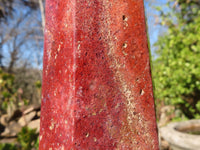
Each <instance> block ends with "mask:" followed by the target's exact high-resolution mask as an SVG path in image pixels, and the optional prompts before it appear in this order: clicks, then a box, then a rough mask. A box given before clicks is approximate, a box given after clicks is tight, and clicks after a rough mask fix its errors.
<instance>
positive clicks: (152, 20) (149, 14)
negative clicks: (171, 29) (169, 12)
mask: <svg viewBox="0 0 200 150" xmlns="http://www.w3.org/2000/svg"><path fill="white" fill-rule="evenodd" d="M151 1H152V2H151V3H147V2H146V3H145V13H146V18H147V25H148V34H149V40H150V45H151V53H152V55H155V52H154V50H155V47H154V46H153V45H154V43H155V42H156V41H157V39H158V36H159V35H160V34H161V33H163V31H164V28H163V27H161V26H160V25H158V24H156V21H157V20H156V19H157V18H156V16H158V15H159V12H158V11H156V10H155V8H154V7H156V6H161V7H162V8H165V7H164V5H165V4H166V1H167V0H151Z"/></svg>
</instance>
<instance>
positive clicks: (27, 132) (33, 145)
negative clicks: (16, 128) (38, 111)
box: [0, 127, 39, 150]
mask: <svg viewBox="0 0 200 150" xmlns="http://www.w3.org/2000/svg"><path fill="white" fill-rule="evenodd" d="M38 136H39V134H38V133H36V130H35V129H29V128H28V127H24V128H22V130H21V132H20V133H19V134H18V135H17V144H7V143H5V144H0V150H32V149H38V147H39V138H38Z"/></svg>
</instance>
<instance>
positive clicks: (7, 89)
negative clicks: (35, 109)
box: [0, 69, 17, 111]
mask: <svg viewBox="0 0 200 150" xmlns="http://www.w3.org/2000/svg"><path fill="white" fill-rule="evenodd" d="M14 79H15V78H14V75H12V74H8V73H5V72H3V71H2V70H1V69H0V105H1V110H2V111H5V110H6V109H7V107H8V105H10V104H12V103H15V102H17V90H16V89H15V88H14Z"/></svg>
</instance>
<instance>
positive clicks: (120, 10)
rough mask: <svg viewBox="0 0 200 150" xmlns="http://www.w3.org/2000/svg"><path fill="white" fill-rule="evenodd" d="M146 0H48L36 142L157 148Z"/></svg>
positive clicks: (72, 148) (47, 146)
mask: <svg viewBox="0 0 200 150" xmlns="http://www.w3.org/2000/svg"><path fill="white" fill-rule="evenodd" d="M147 43H148V41H147V34H146V26H145V16H144V4H143V0H47V1H46V29H45V51H44V71H43V90H42V110H41V128H40V146H39V147H40V148H39V149H40V150H158V137H157V127H156V119H155V111H154V99H153V91H152V80H151V71H150V63H149V50H148V44H147Z"/></svg>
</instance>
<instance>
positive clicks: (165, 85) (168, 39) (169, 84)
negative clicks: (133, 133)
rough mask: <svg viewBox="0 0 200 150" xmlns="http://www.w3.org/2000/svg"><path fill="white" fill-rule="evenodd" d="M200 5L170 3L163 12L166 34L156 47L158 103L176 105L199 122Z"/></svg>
mask: <svg viewBox="0 0 200 150" xmlns="http://www.w3.org/2000/svg"><path fill="white" fill-rule="evenodd" d="M199 3H200V2H197V1H196V0H177V1H175V2H174V1H172V0H169V2H168V7H170V8H171V9H170V10H171V11H169V12H167V13H166V12H165V13H164V12H161V13H160V14H161V25H163V26H166V27H167V32H166V33H165V34H164V35H163V36H160V37H159V40H158V41H157V43H156V47H157V54H158V57H157V59H156V60H155V61H154V71H153V76H154V79H155V80H154V82H155V87H156V90H155V95H156V103H157V105H159V104H160V103H162V101H164V104H165V105H175V107H176V109H179V110H181V112H182V115H183V116H185V117H187V118H200V115H199V114H200V59H199V58H200V5H199Z"/></svg>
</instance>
